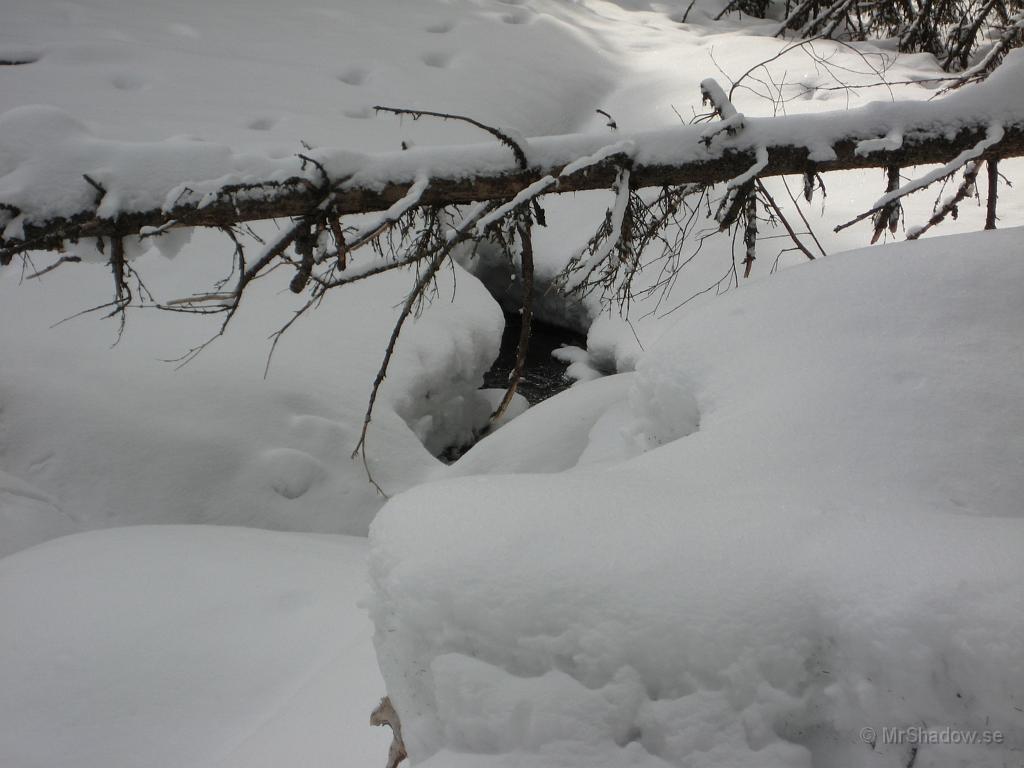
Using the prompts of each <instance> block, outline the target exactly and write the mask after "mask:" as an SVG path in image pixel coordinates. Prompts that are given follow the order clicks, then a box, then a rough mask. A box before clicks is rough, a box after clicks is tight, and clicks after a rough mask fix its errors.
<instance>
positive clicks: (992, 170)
mask: <svg viewBox="0 0 1024 768" xmlns="http://www.w3.org/2000/svg"><path fill="white" fill-rule="evenodd" d="M986 170H987V172H988V198H987V200H986V202H985V229H995V228H996V200H997V199H998V197H999V161H998V160H995V159H993V160H989V161H988V163H986Z"/></svg>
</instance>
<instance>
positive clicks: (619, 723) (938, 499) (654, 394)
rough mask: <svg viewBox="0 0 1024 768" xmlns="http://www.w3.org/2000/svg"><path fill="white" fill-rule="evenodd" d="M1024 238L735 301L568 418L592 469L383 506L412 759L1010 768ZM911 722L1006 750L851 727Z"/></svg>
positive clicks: (399, 703) (395, 680)
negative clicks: (626, 386)
mask: <svg viewBox="0 0 1024 768" xmlns="http://www.w3.org/2000/svg"><path fill="white" fill-rule="evenodd" d="M1021 235H1022V232H1021V230H1008V231H1003V232H991V233H984V234H977V235H971V236H957V237H949V238H940V239H934V240H931V241H928V242H918V243H912V244H901V245H898V246H890V247H884V248H875V249H873V250H870V251H867V250H865V251H858V252H852V253H848V254H845V255H842V256H840V257H836V258H832V259H829V260H827V261H824V262H819V263H815V264H812V265H808V266H806V267H801V268H798V269H794V270H791V271H788V272H786V273H784V274H782V275H779V276H778V277H776V278H775V279H774V280H772V281H769V282H767V283H762V284H760V285H757V286H752V287H750V288H748V289H743V290H740V291H738V292H736V293H735V294H733V295H731V296H728V297H725V298H723V299H721V300H719V301H717V302H715V303H714V304H713V305H711V306H707V307H704V308H702V309H700V310H697V311H692V312H690V313H688V314H686V315H685V316H684V317H683V318H681V320H680V322H679V323H678V325H677V326H676V327H675V328H674V329H672V330H671V331H669V332H668V333H667V334H666V335H665V336H664V337H663V338H662V339H661V340H660V342H659V344H658V345H657V347H656V348H655V349H653V350H649V351H648V353H647V354H646V355H645V356H644V357H643V358H642V359H641V361H640V364H639V365H638V371H637V373H636V374H635V381H634V382H633V383H632V384H631V389H632V395H633V396H630V395H628V394H624V395H622V396H621V397H620V398H619V399H618V401H614V400H613V401H612V402H611V403H609V404H607V405H606V407H607V413H608V414H609V415H608V418H607V419H604V422H605V424H604V428H603V429H601V430H599V431H597V432H594V430H593V426H592V425H593V424H594V423H595V417H594V416H593V415H592V414H591V415H590V416H588V418H586V419H583V420H581V421H580V422H579V423H580V424H582V426H581V427H580V429H582V430H584V431H586V432H587V435H588V437H586V438H585V439H584V442H586V441H587V440H589V444H588V448H587V450H589V451H591V452H592V453H593V452H594V451H598V449H601V451H602V452H601V453H599V454H597V455H603V456H605V457H606V459H605V460H604V461H596V462H591V461H587V462H581V466H580V467H578V468H576V469H570V470H568V471H566V472H563V473H561V474H517V475H507V476H493V475H492V476H489V477H486V478H483V477H465V478H457V479H450V480H445V481H441V482H438V483H434V484H428V485H425V486H420V487H418V488H415V489H413V490H411V491H409V492H407V493H405V494H402V495H401V496H399V497H397V498H394V499H392V500H391V501H390V502H389V503H388V505H387V506H385V508H384V509H383V510H382V512H381V513H380V515H379V516H378V517H377V519H376V520H375V522H374V523H373V526H372V528H371V541H372V551H371V573H372V580H373V585H374V599H373V608H372V612H373V618H374V621H375V624H376V640H375V642H376V646H377V651H378V657H379V659H380V662H381V667H382V670H383V673H384V677H385V680H386V682H387V687H388V691H389V693H390V695H391V697H392V700H393V702H394V703H395V705H396V707H397V709H398V711H399V714H400V715H401V717H402V719H403V724H404V728H405V739H406V744H407V745H408V747H409V749H410V756H411V758H412V760H413V762H414V764H417V765H429V766H445V767H446V768H448V767H450V766H462V765H473V766H491V765H500V766H511V765H529V766H534V767H536V766H555V765H558V766H576V765H578V766H588V768H593V766H601V765H616V766H618V765H634V764H635V765H650V766H655V765H657V766H666V765H674V766H723V768H724V767H725V766H729V768H736V767H737V766H747V765H749V766H758V767H759V768H766V767H768V766H811V765H812V764H813V765H829V766H852V765H858V766H863V765H879V766H906V765H908V764H910V762H912V758H913V759H916V764H917V765H929V766H932V765H935V766H939V765H961V764H964V761H966V763H969V764H971V765H1003V764H1006V763H1008V762H1014V761H1015V760H1017V759H1018V758H1017V757H1015V755H1019V750H1020V749H1021V748H1022V746H1024V725H1022V723H1024V718H1022V715H1021V708H1022V707H1024V701H1022V699H1021V693H1020V692H1021V691H1022V690H1024V653H1022V651H1021V645H1020V642H1019V638H1020V637H1021V636H1022V635H1024V590H1022V589H1021V586H1020V585H1021V584H1022V583H1024V562H1022V560H1021V558H1020V551H1021V545H1022V544H1024V519H1022V518H1024V505H1022V504H1021V501H1020V499H1021V491H1022V481H1021V478H1022V477H1024V384H1022V383H1021V382H1022V381H1024V341H1022V339H1021V336H1020V328H1021V327H1024V325H1022V324H1024V309H1022V307H1021V303H1020V299H1019V286H1020V285H1021V284H1022V281H1024V263H1022V261H1021V259H1020V257H1019V253H1018V250H1019V247H1018V244H1019V242H1020V237H1021ZM574 395H575V391H574V390H569V391H568V392H566V393H563V394H562V395H559V396H558V398H556V399H555V400H552V401H551V402H550V403H548V404H546V405H547V406H548V407H549V411H548V412H549V413H553V412H554V409H553V406H555V403H556V402H558V400H563V401H564V402H565V403H567V404H568V403H571V402H572V399H573V397H574ZM589 400H590V401H591V402H596V400H597V398H595V397H594V396H590V398H589ZM694 408H696V412H694ZM539 411H540V409H537V411H536V412H539ZM536 412H535V413H536ZM528 417H529V414H527V416H524V417H523V418H528ZM609 419H615V420H616V423H617V427H616V428H609ZM598 420H600V417H598ZM695 422H696V429H694V426H695ZM517 436H519V439H520V440H521V442H520V443H519V444H518V446H513V445H507V444H506V445H504V446H502V447H501V450H500V451H499V450H497V449H490V453H491V455H492V456H493V455H501V454H502V453H504V454H505V455H508V456H512V455H514V453H515V449H516V448H518V450H519V451H521V452H522V453H528V452H530V451H531V450H533V449H534V446H533V445H532V444H531V443H530V440H529V435H521V433H519V432H517V431H515V430H513V429H512V428H511V427H510V428H508V429H506V430H503V431H502V432H499V433H497V434H496V435H495V436H494V438H491V439H493V440H495V441H500V440H502V439H504V440H512V439H514V438H516V437H517ZM486 443H487V441H484V443H482V444H481V445H480V446H479V447H478V449H477V450H479V451H483V450H484V447H485V445H486ZM541 450H543V449H541ZM574 450H575V449H574ZM639 451H643V453H642V454H641V455H639V456H635V457H634V458H632V459H625V460H624V459H623V458H622V457H627V456H630V455H631V454H636V453H638V452H639ZM472 456H473V452H470V454H468V455H467V457H466V459H464V460H465V461H469V460H471V458H472ZM485 463H489V462H485ZM573 463H574V462H573V461H568V462H566V465H567V466H571V465H572V464H573ZM524 468H526V467H524V466H522V465H520V466H518V467H515V468H511V469H512V471H517V470H518V471H522V470H523V469H524ZM534 471H536V469H535V470H534ZM915 726H916V727H923V728H925V729H939V728H943V727H951V728H956V729H977V730H978V734H979V737H978V738H979V739H980V738H981V737H982V735H983V734H982V733H981V729H989V730H990V731H997V732H998V734H999V736H1001V739H1002V743H992V744H986V745H981V744H977V745H973V746H964V745H940V744H922V745H913V744H910V743H906V742H904V743H902V744H886V743H883V740H882V738H881V736H878V737H877V738H876V739H875V740H874V743H871V742H872V740H871V739H865V738H862V729H864V728H868V727H871V728H875V729H876V731H877V734H882V733H883V730H882V729H883V728H885V727H904V728H906V727H915ZM865 733H866V732H865ZM993 738H994V737H993ZM915 746H919V751H918V752H917V753H915V754H916V757H915V755H914V754H912V753H911V750H912V748H914V747H915Z"/></svg>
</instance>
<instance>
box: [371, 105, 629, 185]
mask: <svg viewBox="0 0 1024 768" xmlns="http://www.w3.org/2000/svg"><path fill="white" fill-rule="evenodd" d="M374 110H375V111H377V112H390V113H391V114H393V115H398V116H399V117H401V116H402V115H409V116H410V117H412V119H413V120H419V119H420V118H421V117H437V118H440V119H441V120H457V121H458V122H460V123H468V124H469V125H472V126H473V127H475V128H479V129H480V130H482V131H487V133H489V134H491V135H492V136H494V137H495V138H496V139H497V140H498V141H500V142H501V143H502V144H504V145H505V146H506V147H508V148H509V149H511V150H512V154H513V155H515V156H516V162H517V163H518V164H519V167H520V168H522V169H523V170H526V169H527V168H529V167H530V163H529V161H528V160H527V159H526V151H525V150H524V149H523V141H522V139H515V138H513V137H512V135H511V133H510V132H508V131H503V130H501V129H500V128H495V127H494V126H493V125H487V124H486V123H481V122H480V121H479V120H474V119H473V118H472V117H467V116H466V115H453V114H451V113H449V112H431V111H429V110H426V109H405V108H402V107H380V106H377V107H374ZM597 111H598V112H600V111H601V110H597ZM604 114H606V115H607V113H604ZM608 119H609V120H610V119H611V118H610V117H609V118H608Z"/></svg>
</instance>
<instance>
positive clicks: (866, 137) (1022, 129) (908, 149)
mask: <svg viewBox="0 0 1024 768" xmlns="http://www.w3.org/2000/svg"><path fill="white" fill-rule="evenodd" d="M996 79H997V78H993V80H996ZM1002 80H1005V78H1001V79H1000V83H1001V81H1002ZM1000 83H996V82H992V81H990V82H986V83H984V84H982V85H980V86H976V87H975V88H973V89H970V94H969V96H968V93H967V92H963V93H962V94H955V95H953V96H951V97H949V98H947V99H943V100H941V101H935V102H909V103H894V104H871V105H868V106H867V107H864V108H860V109H856V110H849V111H838V112H831V113H823V114H817V115H807V116H785V117H771V118H755V119H745V120H744V122H743V124H742V126H741V128H742V130H739V131H735V132H729V131H727V130H725V129H721V130H712V129H708V128H706V127H705V126H702V125H689V126H680V127H678V128H674V129H667V130H661V131H651V132H642V133H635V134H630V135H625V134H616V135H613V136H611V137H609V136H601V137H598V136H592V135H575V136H561V137H546V138H542V139H534V140H530V141H524V142H523V149H524V150H525V154H526V156H527V158H528V160H529V167H528V168H526V169H525V170H523V169H521V168H520V167H519V164H518V163H516V162H515V159H514V158H513V157H512V153H511V152H509V151H508V149H507V148H506V147H502V146H495V145H486V146H470V147H442V148H423V149H414V150H410V151H407V152H396V153H392V154H384V155H365V156H359V155H352V154H351V153H340V152H336V151H332V150H318V151H311V152H309V153H308V155H302V156H298V157H297V158H294V159H289V160H288V161H287V163H290V164H291V168H290V171H291V172H290V173H288V172H287V171H288V170H289V169H288V168H287V166H278V167H277V169H276V170H275V173H274V174H273V175H274V178H271V179H262V180H255V181H249V180H246V181H242V182H239V183H225V181H224V177H223V175H221V176H220V177H219V178H212V179H207V180H199V181H196V180H195V179H192V178H187V177H186V178H182V179H180V180H175V181H177V183H176V184H173V185H171V188H169V189H147V190H145V192H146V194H145V195H141V197H143V198H145V197H147V196H148V198H154V197H155V198H156V199H161V200H163V203H162V204H159V205H153V206H149V207H145V208H143V209H138V210H133V209H131V208H129V207H127V206H118V205H116V204H112V203H111V202H110V199H111V198H114V199H115V200H120V199H139V198H140V194H138V190H135V189H127V190H125V189H120V188H119V187H118V179H117V178H116V176H115V177H114V178H113V179H112V180H110V181H108V186H107V187H104V186H103V185H101V184H100V183H98V182H96V181H95V180H94V179H93V178H91V177H89V175H88V174H77V177H78V179H79V180H78V183H79V184H81V185H84V186H86V190H87V192H88V194H87V195H86V196H85V202H84V203H83V204H80V205H79V206H78V207H77V209H76V210H70V209H64V210H57V211H54V210H51V209H47V208H38V209H33V207H32V206H26V205H24V204H23V202H22V201H21V200H20V199H19V197H18V195H6V194H5V190H4V189H3V187H2V185H0V225H5V228H4V230H3V234H2V236H0V261H2V263H4V264H7V263H9V262H10V260H11V258H12V257H13V256H14V255H15V254H16V253H19V252H23V251H28V250H59V249H60V248H62V246H63V244H64V243H66V242H68V241H74V240H78V239H80V238H88V237H111V238H116V237H124V236H128V235H135V234H139V233H145V232H147V231H148V230H153V229H158V230H159V229H169V228H175V227H194V226H203V227H229V226H233V225H236V224H240V223H243V222H248V221H254V220H260V219H270V218H281V217H295V216H304V215H309V214H310V213H311V212H312V211H315V210H317V209H318V208H319V209H320V210H328V211H330V212H332V214H333V215H344V214H357V213H368V212H374V211H382V210H386V209H388V208H390V207H392V206H394V205H396V204H401V202H402V201H403V200H405V201H406V205H412V206H443V205H453V204H462V203H470V202H480V201H488V200H505V199H509V198H514V197H515V196H516V195H517V194H519V193H522V192H523V191H524V190H528V189H529V188H530V187H531V185H537V184H538V183H541V184H542V186H543V185H544V184H547V186H544V188H543V192H542V193H543V194H551V193H565V192H576V191H582V190H591V189H602V188H604V189H606V188H609V187H611V186H612V185H613V184H614V182H615V179H616V178H617V176H618V174H619V172H620V170H621V169H622V168H624V167H628V168H629V169H630V176H629V178H630V187H631V188H633V189H640V188H645V187H664V186H672V185H680V184H688V183H698V184H712V183H716V182H727V181H729V180H731V179H737V178H738V177H742V176H744V174H748V175H749V174H750V173H753V174H754V176H756V177H766V176H779V175H789V174H806V173H822V172H828V171H838V170H848V169H856V168H876V167H877V168H888V167H904V168H905V167H908V166H911V165H922V164H933V163H944V162H947V161H949V160H950V159H951V158H953V157H956V156H957V155H959V154H960V153H962V152H963V151H965V150H967V149H970V148H971V147H974V146H976V145H978V144H980V143H982V142H983V141H984V140H985V137H986V135H987V133H988V131H989V129H990V127H991V126H992V125H993V124H994V123H997V124H999V125H1001V126H1002V129H1003V133H1002V138H1001V139H1000V140H999V141H998V142H997V143H995V144H993V145H991V146H987V147H986V148H985V149H984V152H983V153H982V154H980V155H979V156H978V157H977V158H976V159H977V160H979V161H980V160H989V159H997V158H1003V157H1013V156H1021V155H1024V105H1020V104H1014V103H1013V100H1012V99H1007V98H1005V97H1004V99H1003V100H1000V101H997V100H996V99H993V98H989V99H988V100H985V99H983V98H981V96H983V94H980V93H979V92H981V91H982V90H992V91H993V93H992V94H989V95H990V97H993V96H996V95H997V92H995V91H994V89H995V88H997V87H998V86H999V85H1000ZM1003 85H1004V86H1005V84H1003ZM965 97H966V98H965ZM999 103H1001V104H1002V106H1001V108H1000V110H999V111H995V110H994V109H993V108H992V107H991V104H999ZM979 105H981V106H984V107H986V108H985V109H981V108H979ZM739 117H740V118H742V117H743V116H742V115H740V116H739ZM717 125H721V124H717ZM620 136H621V138H620ZM609 138H611V139H612V141H611V142H609ZM126 146H127V147H129V148H131V149H132V151H133V152H134V153H135V156H137V155H139V154H140V153H141V154H143V156H144V155H145V151H144V150H145V148H146V147H162V146H163V145H160V144H152V145H126ZM140 147H141V149H140ZM762 150H766V151H767V160H766V161H765V160H764V156H763V154H761V151H762ZM278 162H283V161H278ZM250 175H252V174H250ZM83 176H84V179H83V178H81V177H83ZM546 179H550V183H548V182H547V181H546ZM417 180H419V187H418V188H417V189H416V194H415V197H414V198H413V197H411V196H410V194H411V193H410V190H411V189H412V188H413V187H414V185H415V184H416V183H417ZM73 181H74V179H71V180H68V181H65V184H69V183H73ZM136 184H138V182H136ZM35 197H36V198H38V197H40V195H39V194H37V195H36V196H35Z"/></svg>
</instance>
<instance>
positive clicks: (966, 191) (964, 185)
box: [907, 160, 981, 240]
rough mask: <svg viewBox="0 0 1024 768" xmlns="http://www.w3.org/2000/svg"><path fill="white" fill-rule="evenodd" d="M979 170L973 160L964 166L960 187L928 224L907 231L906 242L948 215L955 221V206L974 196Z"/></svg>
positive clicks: (937, 209) (945, 201)
mask: <svg viewBox="0 0 1024 768" xmlns="http://www.w3.org/2000/svg"><path fill="white" fill-rule="evenodd" d="M980 170H981V165H980V164H978V163H976V162H974V161H973V160H972V161H971V162H969V163H967V165H965V166H964V178H963V180H962V181H961V182H960V186H958V187H957V190H956V192H955V193H953V195H951V196H950V197H949V198H948V199H946V200H944V201H943V202H942V204H941V205H939V206H938V207H937V208H936V209H935V212H934V213H933V214H932V217H931V218H930V219H928V222H927V223H926V224H925V225H924V226H921V227H914V228H913V229H911V230H910V231H908V232H907V240H917V239H918V238H919V237H920V236H921V235H923V234H924V233H925V232H927V231H928V230H929V229H931V228H932V227H934V226H935V225H936V224H940V223H942V221H943V220H944V219H945V218H946V217H947V216H949V215H952V216H953V218H954V219H955V218H956V217H957V215H958V209H957V206H958V205H959V204H960V203H961V202H963V200H964V199H965V198H967V197H969V196H970V195H973V194H974V190H975V183H976V182H977V180H978V171H980Z"/></svg>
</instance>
